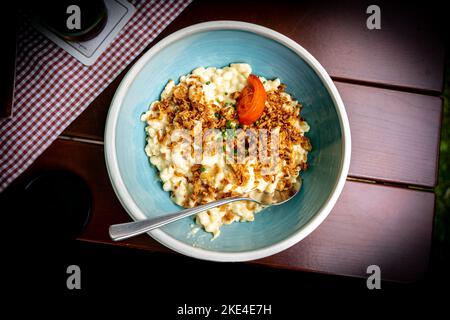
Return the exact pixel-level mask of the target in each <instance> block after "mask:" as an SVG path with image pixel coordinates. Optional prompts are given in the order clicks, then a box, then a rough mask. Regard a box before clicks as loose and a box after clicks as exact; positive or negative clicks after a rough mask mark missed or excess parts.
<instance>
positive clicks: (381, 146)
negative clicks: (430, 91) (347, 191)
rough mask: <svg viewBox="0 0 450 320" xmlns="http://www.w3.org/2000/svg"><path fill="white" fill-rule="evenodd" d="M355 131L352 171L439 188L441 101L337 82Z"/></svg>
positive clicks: (360, 174)
mask: <svg viewBox="0 0 450 320" xmlns="http://www.w3.org/2000/svg"><path fill="white" fill-rule="evenodd" d="M336 85H337V88H338V90H339V92H340V94H341V96H342V99H343V101H344V104H345V107H346V110H347V113H348V117H349V122H350V129H351V133H352V159H351V164H350V172H349V175H351V176H354V177H360V178H365V179H374V180H383V181H389V182H397V183H398V182H400V183H406V184H410V185H421V186H427V187H434V186H435V185H436V183H437V170H438V157H439V139H440V123H441V111H442V100H441V98H439V97H432V96H426V95H421V94H413V93H405V92H400V91H395V90H386V89H379V88H373V87H366V86H360V85H352V84H345V83H339V82H337V83H336Z"/></svg>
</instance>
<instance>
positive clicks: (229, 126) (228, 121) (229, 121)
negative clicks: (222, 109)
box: [227, 120, 233, 129]
mask: <svg viewBox="0 0 450 320" xmlns="http://www.w3.org/2000/svg"><path fill="white" fill-rule="evenodd" d="M232 124H233V123H232V122H231V120H227V128H228V129H231V128H233V127H232Z"/></svg>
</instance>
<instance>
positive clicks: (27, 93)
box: [0, 0, 191, 191]
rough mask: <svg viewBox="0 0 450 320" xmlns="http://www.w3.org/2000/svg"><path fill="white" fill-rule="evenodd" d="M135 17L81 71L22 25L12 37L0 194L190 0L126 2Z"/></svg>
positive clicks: (1, 123) (0, 133)
mask: <svg viewBox="0 0 450 320" xmlns="http://www.w3.org/2000/svg"><path fill="white" fill-rule="evenodd" d="M130 2H131V3H133V5H134V6H135V7H136V13H135V14H134V16H133V17H132V18H131V19H130V21H129V22H128V23H127V25H126V26H125V27H124V28H123V29H122V30H121V31H120V33H119V34H118V36H117V37H116V38H115V39H114V40H113V42H112V43H111V44H110V45H109V47H108V48H107V49H106V50H105V52H103V53H102V55H101V56H100V57H99V58H98V60H97V61H96V62H95V64H94V65H92V66H90V67H87V66H85V65H83V64H82V63H81V62H79V61H77V60H76V59H75V58H74V57H72V56H71V55H70V54H68V53H67V52H65V51H64V50H62V49H61V48H59V47H58V46H56V45H55V44H54V43H53V42H51V41H50V40H48V39H47V38H45V37H44V36H43V35H41V34H39V33H38V32H37V31H36V30H34V29H33V28H32V27H31V26H29V25H28V24H26V25H23V26H21V28H20V32H19V35H18V43H17V45H18V48H17V62H16V82H15V100H14V108H13V118H12V119H0V191H3V190H4V189H5V188H6V187H7V186H8V184H9V183H10V182H11V181H13V180H14V179H15V178H16V177H17V176H18V175H19V174H20V173H22V172H23V171H24V170H25V169H26V168H27V167H28V166H29V165H30V164H31V163H32V162H33V161H34V160H35V159H36V158H37V157H38V156H39V155H40V154H41V153H42V152H43V151H44V150H45V149H46V148H47V147H48V146H49V145H50V144H51V143H52V142H53V141H54V140H55V139H56V138H57V137H58V135H59V134H60V133H61V132H62V131H63V130H64V129H65V128H66V127H67V126H68V125H69V124H70V123H71V122H72V121H73V120H74V119H75V118H76V117H77V116H78V115H79V114H80V113H81V112H82V111H83V110H84V109H85V108H86V107H87V106H88V105H89V104H90V103H91V102H92V101H93V100H94V99H95V98H96V97H97V96H98V95H99V94H100V93H101V92H102V91H103V90H104V89H105V88H106V87H107V86H108V84H110V83H111V82H112V81H113V79H114V78H115V77H116V76H117V75H119V73H120V72H121V71H122V70H123V69H124V68H125V67H126V66H127V65H128V64H129V63H130V62H131V61H133V59H134V58H135V57H136V56H137V55H138V54H139V53H140V52H141V51H142V50H143V49H144V48H145V47H146V46H147V45H148V44H149V43H150V42H151V41H152V40H153V39H154V38H155V37H156V36H157V35H158V34H159V33H160V32H161V31H162V30H163V29H164V28H165V27H166V26H167V25H168V24H169V23H170V22H171V21H172V20H173V19H175V17H177V16H178V14H180V13H181V11H183V9H184V8H185V7H186V6H187V5H188V4H189V3H190V2H191V0H170V1H167V0H131V1H130Z"/></svg>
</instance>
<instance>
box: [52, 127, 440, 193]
mask: <svg viewBox="0 0 450 320" xmlns="http://www.w3.org/2000/svg"><path fill="white" fill-rule="evenodd" d="M58 139H60V140H65V141H74V142H81V143H87V144H94V145H98V146H104V142H103V141H102V140H97V139H89V138H80V137H72V136H66V135H60V136H58ZM347 181H355V182H361V183H370V184H378V185H384V186H389V187H398V188H407V189H413V190H419V191H425V192H434V191H433V188H431V187H422V186H416V185H407V184H404V183H400V182H399V183H395V182H385V181H378V180H372V179H365V178H358V177H355V176H350V175H349V176H347Z"/></svg>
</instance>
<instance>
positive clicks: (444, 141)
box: [434, 61, 450, 259]
mask: <svg viewBox="0 0 450 320" xmlns="http://www.w3.org/2000/svg"><path fill="white" fill-rule="evenodd" d="M449 62H450V61H447V65H446V69H445V70H446V72H445V86H444V93H443V96H442V98H443V118H442V130H441V145H440V159H439V180H438V185H437V187H436V189H435V191H436V196H437V199H436V218H435V229H434V235H435V245H437V246H438V249H439V255H440V257H439V258H440V259H442V258H444V259H445V258H448V255H449V254H450V167H449V163H450V161H449V160H450V105H449V99H450V89H449V82H450V63H449ZM445 256H447V257H445Z"/></svg>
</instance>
